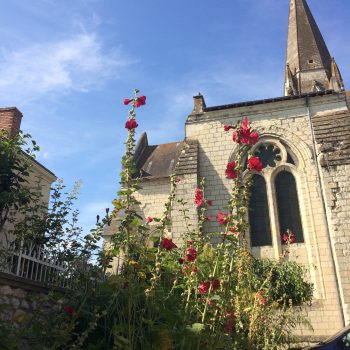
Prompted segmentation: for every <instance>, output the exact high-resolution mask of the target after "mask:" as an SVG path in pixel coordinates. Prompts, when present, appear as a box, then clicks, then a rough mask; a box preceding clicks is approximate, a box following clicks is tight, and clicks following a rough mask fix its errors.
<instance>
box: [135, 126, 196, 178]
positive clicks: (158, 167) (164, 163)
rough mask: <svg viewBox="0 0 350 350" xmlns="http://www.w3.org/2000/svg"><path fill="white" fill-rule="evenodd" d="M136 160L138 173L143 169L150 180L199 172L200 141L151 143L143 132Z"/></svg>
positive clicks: (138, 144) (137, 148)
mask: <svg viewBox="0 0 350 350" xmlns="http://www.w3.org/2000/svg"><path fill="white" fill-rule="evenodd" d="M135 161H136V168H137V171H138V174H139V173H140V170H141V169H142V173H143V176H142V177H144V178H147V179H149V180H151V179H159V178H164V177H168V176H170V175H172V174H174V173H176V175H184V174H192V173H197V169H198V142H197V141H195V140H194V141H192V140H189V141H179V142H171V143H165V144H160V145H149V144H148V139H147V134H146V133H143V134H142V135H141V136H140V139H139V141H138V143H137V145H136V150H135Z"/></svg>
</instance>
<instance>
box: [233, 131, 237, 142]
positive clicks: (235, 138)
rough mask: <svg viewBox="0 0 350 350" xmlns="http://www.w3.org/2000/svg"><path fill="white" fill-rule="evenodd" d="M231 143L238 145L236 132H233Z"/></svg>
mask: <svg viewBox="0 0 350 350" xmlns="http://www.w3.org/2000/svg"><path fill="white" fill-rule="evenodd" d="M232 141H233V142H236V143H238V131H237V130H235V131H234V132H233V134H232Z"/></svg>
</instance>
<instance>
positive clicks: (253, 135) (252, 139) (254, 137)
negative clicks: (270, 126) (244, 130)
mask: <svg viewBox="0 0 350 350" xmlns="http://www.w3.org/2000/svg"><path fill="white" fill-rule="evenodd" d="M258 141H259V134H258V133H257V132H256V131H253V132H252V133H251V134H250V144H251V145H255V144H257V143H258Z"/></svg>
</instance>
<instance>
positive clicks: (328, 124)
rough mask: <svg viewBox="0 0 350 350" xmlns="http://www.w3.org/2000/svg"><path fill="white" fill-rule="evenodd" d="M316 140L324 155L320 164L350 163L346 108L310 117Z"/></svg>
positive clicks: (349, 130) (348, 125) (349, 122)
mask: <svg viewBox="0 0 350 350" xmlns="http://www.w3.org/2000/svg"><path fill="white" fill-rule="evenodd" d="M312 124H313V128H314V131H315V138H316V142H317V143H318V144H319V145H320V150H321V152H322V153H323V154H324V155H325V158H324V160H323V162H322V166H324V167H330V166H337V165H345V164H350V113H349V111H348V110H346V111H339V112H336V113H330V114H321V115H316V116H314V117H313V118H312Z"/></svg>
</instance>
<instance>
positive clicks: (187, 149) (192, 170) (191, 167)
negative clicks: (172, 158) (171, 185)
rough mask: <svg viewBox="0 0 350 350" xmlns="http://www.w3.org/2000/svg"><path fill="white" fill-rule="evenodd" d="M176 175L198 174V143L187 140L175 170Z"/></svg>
mask: <svg viewBox="0 0 350 350" xmlns="http://www.w3.org/2000/svg"><path fill="white" fill-rule="evenodd" d="M175 173H176V175H186V174H197V173H198V141H197V140H186V141H185V145H184V147H183V150H182V152H181V155H180V157H179V161H178V163H177V165H176V169H175Z"/></svg>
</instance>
